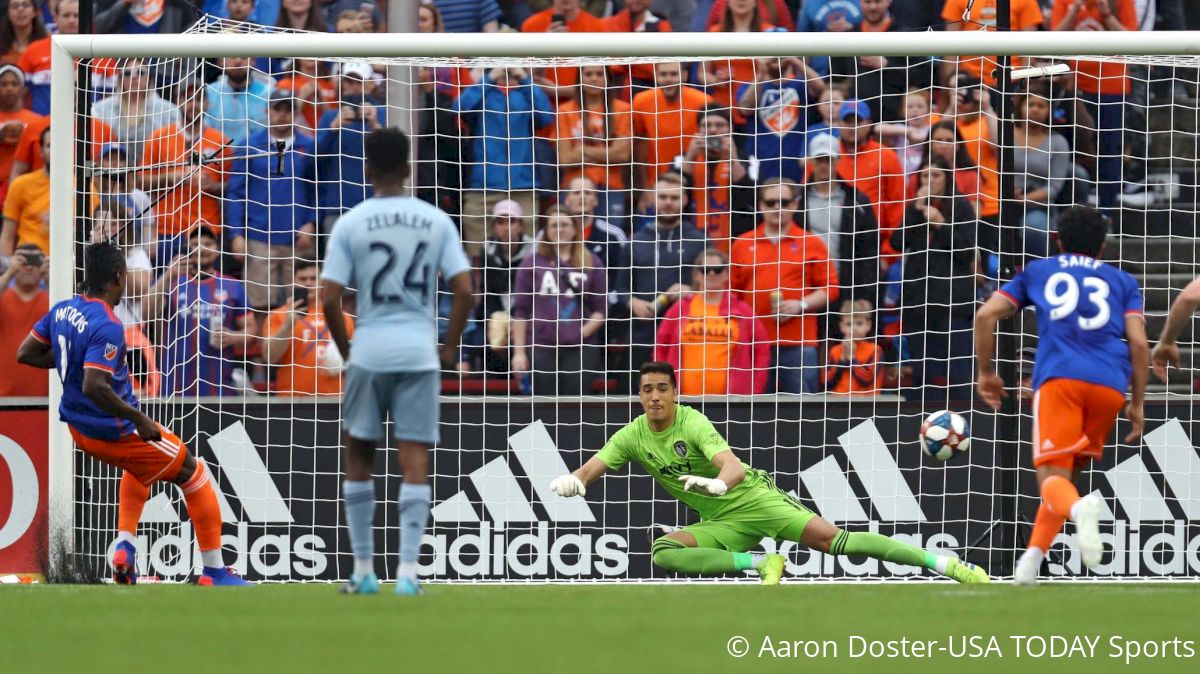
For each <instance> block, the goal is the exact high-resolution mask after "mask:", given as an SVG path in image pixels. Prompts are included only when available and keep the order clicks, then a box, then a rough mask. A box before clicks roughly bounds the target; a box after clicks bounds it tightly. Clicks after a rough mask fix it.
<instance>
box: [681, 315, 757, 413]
mask: <svg viewBox="0 0 1200 674" xmlns="http://www.w3.org/2000/svg"><path fill="white" fill-rule="evenodd" d="M682 318H683V320H682V321H681V324H680V329H679V365H680V368H679V392H680V393H682V394H684V395H705V394H709V395H724V394H725V393H727V392H728V391H729V366H730V363H731V362H732V359H733V350H734V349H735V348H736V347H737V344H738V343H739V342H740V341H741V340H740V337H741V331H742V329H741V321H742V320H744V319H742V318H741V317H739V316H722V315H721V305H720V304H709V303H708V302H705V301H704V296H703V295H701V294H699V293H697V294H696V295H694V296H693V297H692V298H691V300H690V302H689V304H688V308H687V310H686V311H685V312H684V314H683V317H682Z"/></svg>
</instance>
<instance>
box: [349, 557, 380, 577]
mask: <svg viewBox="0 0 1200 674" xmlns="http://www.w3.org/2000/svg"><path fill="white" fill-rule="evenodd" d="M369 573H375V560H374V559H370V558H367V559H358V558H357V557H356V558H355V559H354V577H355V578H362V577H364V576H366V575H367V574H369Z"/></svg>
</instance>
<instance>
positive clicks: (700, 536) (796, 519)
mask: <svg viewBox="0 0 1200 674" xmlns="http://www.w3.org/2000/svg"><path fill="white" fill-rule="evenodd" d="M816 516H817V514H816V513H814V512H813V511H811V510H809V509H808V508H805V507H804V504H802V503H800V501H798V500H797V499H796V498H795V497H793V496H791V495H790V494H788V493H786V492H783V491H781V490H779V489H778V488H777V487H774V486H773V485H772V486H770V487H767V488H765V489H764V490H763V495H762V497H760V498H753V499H750V500H749V501H748V502H747V503H745V504H744V505H742V506H741V507H739V508H737V509H736V510H734V511H732V512H727V513H722V514H721V516H720V517H717V518H716V519H711V520H705V521H703V522H700V523H699V524H692V525H690V526H686V527H684V528H683V529H682V531H686V532H688V533H689V534H691V535H692V536H694V537H695V538H696V545H697V547H701V548H717V549H720V550H730V551H732V552H746V551H747V550H753V549H754V548H756V547H758V544H759V543H760V542H761V541H762V539H764V538H771V539H776V540H778V539H779V536H780V534H781V533H782V532H784V531H787V532H789V533H793V532H803V531H804V528H805V527H806V526H808V523H809V521H810V520H812V518H814V517H816ZM794 535H795V538H797V539H799V538H800V536H799V534H798V533H795V534H794Z"/></svg>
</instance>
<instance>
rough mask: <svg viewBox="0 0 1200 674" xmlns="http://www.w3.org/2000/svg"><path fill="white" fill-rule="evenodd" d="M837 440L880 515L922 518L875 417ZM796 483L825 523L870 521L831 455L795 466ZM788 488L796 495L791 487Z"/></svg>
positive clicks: (897, 518) (901, 519) (892, 518)
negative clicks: (873, 420)
mask: <svg viewBox="0 0 1200 674" xmlns="http://www.w3.org/2000/svg"><path fill="white" fill-rule="evenodd" d="M838 444H840V445H841V446H842V449H843V450H844V451H845V452H846V456H847V458H849V459H850V469H851V470H852V471H853V472H854V474H855V475H857V476H858V478H859V479H860V480H861V481H862V483H863V488H864V489H865V490H866V492H867V498H868V499H869V500H870V502H871V504H872V505H873V506H874V507H875V510H876V511H878V513H879V520H881V521H884V522H924V521H926V518H925V512H924V511H922V510H921V505H920V503H918V502H917V497H916V496H914V495H913V493H912V489H910V488H909V486H908V482H906V481H905V480H904V476H903V475H902V474H901V473H900V467H899V466H898V465H896V459H895V458H894V457H893V456H892V453H891V451H890V450H889V449H888V446H887V443H886V442H884V441H883V436H882V435H880V434H879V429H878V428H876V427H875V424H874V422H872V421H864V422H862V423H860V424H859V425H857V426H855V427H853V428H851V429H850V430H848V431H846V432H845V433H843V434H842V435H840V436H838ZM800 482H801V484H803V485H804V488H805V489H807V490H808V493H809V495H810V496H811V497H812V500H813V502H814V503H815V505H816V509H817V512H818V513H820V515H821V517H824V518H825V519H827V520H829V521H830V522H838V523H845V522H869V521H871V520H872V519H873V518H872V517H870V516H869V515H868V513H867V511H866V510H865V509H864V508H863V507H862V503H861V502H860V501H859V499H858V496H857V495H856V494H855V493H854V490H853V488H851V486H850V481H849V480H848V479H846V475H845V473H843V472H842V469H841V467H840V466H839V465H838V462H837V459H835V458H834V457H832V456H826V457H825V458H824V459H822V460H821V461H819V462H818V463H817V464H816V465H813V466H810V467H809V468H806V469H805V470H802V471H800ZM791 493H792V495H793V496H795V495H796V493H795V492H794V491H793V492H791Z"/></svg>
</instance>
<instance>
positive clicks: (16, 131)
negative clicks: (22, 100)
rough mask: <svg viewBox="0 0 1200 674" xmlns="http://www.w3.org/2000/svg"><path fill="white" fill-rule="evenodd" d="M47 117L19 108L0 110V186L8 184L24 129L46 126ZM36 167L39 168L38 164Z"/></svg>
mask: <svg viewBox="0 0 1200 674" xmlns="http://www.w3.org/2000/svg"><path fill="white" fill-rule="evenodd" d="M47 124H49V121H48V120H47V118H45V117H42V116H41V115H39V114H37V113H36V112H33V111H31V110H26V109H25V108H21V109H20V110H17V111H16V112H0V186H4V187H7V186H8V177H9V175H11V174H12V165H13V159H14V158H15V157H16V155H17V149H18V148H20V146H21V138H23V137H24V136H25V129H28V128H30V127H33V126H36V127H38V129H39V132H40V130H41V129H44V128H46V125H47ZM38 168H41V167H40V166H39V167H38Z"/></svg>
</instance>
